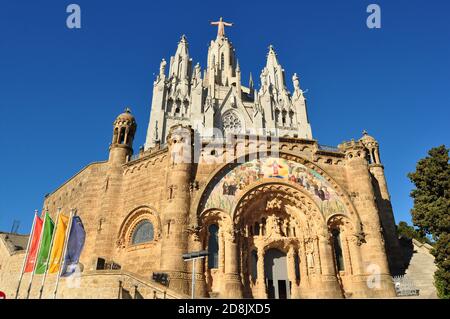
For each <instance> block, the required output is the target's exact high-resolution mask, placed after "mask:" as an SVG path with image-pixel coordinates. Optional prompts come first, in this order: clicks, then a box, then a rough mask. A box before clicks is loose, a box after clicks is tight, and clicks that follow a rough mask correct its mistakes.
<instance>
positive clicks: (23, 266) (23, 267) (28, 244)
mask: <svg viewBox="0 0 450 319" xmlns="http://www.w3.org/2000/svg"><path fill="white" fill-rule="evenodd" d="M37 212H38V211H37V209H36V210H35V211H34V218H33V225H32V226H31V233H30V236H29V237H28V243H27V250H26V251H25V259H24V260H23V263H22V271H21V272H20V277H19V284H18V285H17V290H16V296H15V298H14V299H17V297H18V296H19V290H20V284H21V283H22V278H23V271H24V270H25V265H26V264H27V259H28V254H29V250H30V245H31V241H32V240H33V233H34V225H35V224H36V217H37Z"/></svg>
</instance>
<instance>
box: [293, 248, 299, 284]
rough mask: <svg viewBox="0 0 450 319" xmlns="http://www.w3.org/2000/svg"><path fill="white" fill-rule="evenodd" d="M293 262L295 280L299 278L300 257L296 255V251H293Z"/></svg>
mask: <svg viewBox="0 0 450 319" xmlns="http://www.w3.org/2000/svg"><path fill="white" fill-rule="evenodd" d="M294 263H295V280H297V281H299V280H300V257H299V256H298V252H295V255H294Z"/></svg>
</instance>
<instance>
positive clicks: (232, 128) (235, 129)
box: [222, 112, 242, 134]
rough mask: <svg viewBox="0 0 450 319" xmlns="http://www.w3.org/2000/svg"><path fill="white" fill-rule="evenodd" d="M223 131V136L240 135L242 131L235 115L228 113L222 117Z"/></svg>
mask: <svg viewBox="0 0 450 319" xmlns="http://www.w3.org/2000/svg"><path fill="white" fill-rule="evenodd" d="M222 120H223V130H224V132H225V134H228V133H240V132H241V131H242V124H241V121H240V120H239V118H238V117H237V116H236V114H234V113H232V112H229V113H227V114H225V115H224V116H223V119H222Z"/></svg>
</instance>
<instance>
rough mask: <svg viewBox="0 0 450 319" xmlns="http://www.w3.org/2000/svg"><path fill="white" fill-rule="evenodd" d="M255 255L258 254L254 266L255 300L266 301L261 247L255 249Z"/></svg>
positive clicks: (262, 250) (262, 248) (262, 249)
mask: <svg viewBox="0 0 450 319" xmlns="http://www.w3.org/2000/svg"><path fill="white" fill-rule="evenodd" d="M257 254H258V262H257V266H256V272H257V280H256V292H255V298H258V299H267V293H266V284H265V282H264V280H265V275H264V247H263V246H258V247H257Z"/></svg>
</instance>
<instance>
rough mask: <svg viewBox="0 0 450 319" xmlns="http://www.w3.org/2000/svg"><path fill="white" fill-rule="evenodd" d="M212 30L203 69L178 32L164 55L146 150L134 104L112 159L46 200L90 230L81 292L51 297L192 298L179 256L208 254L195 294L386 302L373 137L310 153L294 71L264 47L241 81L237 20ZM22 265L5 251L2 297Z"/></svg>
mask: <svg viewBox="0 0 450 319" xmlns="http://www.w3.org/2000/svg"><path fill="white" fill-rule="evenodd" d="M212 24H214V25H216V26H217V28H218V32H217V37H216V38H215V39H214V40H212V41H211V42H210V44H209V48H208V52H207V60H206V65H205V66H203V67H202V66H201V65H200V64H199V63H197V62H196V61H194V60H193V58H192V57H191V56H190V54H189V44H188V40H187V38H186V37H185V36H184V35H183V36H182V37H181V39H180V40H179V42H178V46H177V48H176V51H175V54H174V55H173V56H172V57H171V58H170V59H168V60H167V61H166V60H165V59H162V61H161V64H160V69H159V72H158V74H157V76H156V79H155V81H154V83H153V95H152V101H151V109H150V110H151V112H150V120H149V125H148V129H147V135H146V142H145V146H143V147H141V148H140V149H138V150H137V152H134V146H133V139H134V136H135V133H136V130H137V122H138V121H137V120H136V119H135V117H134V116H133V115H132V113H131V110H130V109H128V108H127V109H126V110H125V111H124V113H122V114H120V115H119V116H118V117H117V118H116V119H115V121H114V122H113V126H112V131H111V136H112V137H111V144H110V145H109V157H108V159H107V160H105V161H100V162H93V163H91V164H89V165H87V166H86V167H85V168H83V169H82V170H81V171H79V172H78V173H77V174H75V175H74V176H73V177H72V178H70V179H68V180H67V181H66V182H65V183H64V184H63V185H61V186H59V187H58V188H57V189H56V190H54V191H53V192H52V193H50V194H49V195H47V196H46V198H45V199H44V203H43V210H48V212H49V213H50V215H51V216H52V218H54V217H55V216H56V213H57V211H58V208H61V209H62V212H63V213H68V212H69V211H70V210H71V209H76V210H77V214H78V215H79V216H80V217H81V219H82V220H83V223H84V227H85V230H86V243H85V247H84V250H83V252H82V255H81V258H80V272H79V279H80V282H79V285H78V287H73V286H72V287H71V286H70V284H69V283H66V284H65V281H66V280H67V279H64V280H62V283H61V289H60V292H59V294H58V297H59V298H126V297H127V296H128V297H132V298H154V297H158V298H163V297H167V298H189V296H190V294H191V289H192V269H193V268H192V262H190V261H184V260H183V258H182V256H183V254H186V253H189V252H196V251H202V250H206V251H207V252H208V255H207V256H206V257H205V258H204V259H200V260H198V261H197V262H196V267H195V273H194V279H195V291H194V293H195V296H196V297H199V298H381V297H383V298H384V297H395V290H394V285H393V283H392V277H391V276H392V275H394V274H396V273H397V272H398V271H399V270H400V269H401V268H402V266H403V265H402V262H401V260H402V257H401V251H400V247H399V242H398V238H397V233H396V227H395V221H394V216H393V211H392V206H391V202H390V195H389V191H388V188H387V184H386V178H385V175H384V167H383V164H382V162H381V157H380V152H379V144H378V142H377V141H376V140H375V139H374V138H373V137H371V136H370V135H368V134H367V132H364V133H363V135H362V137H360V138H359V139H357V140H351V141H348V142H344V143H342V144H340V145H337V146H335V147H331V146H324V145H321V144H319V142H318V141H317V140H315V139H314V137H313V134H312V130H311V123H310V121H309V119H308V109H307V100H306V98H305V92H304V91H303V90H302V89H301V85H300V78H299V76H298V75H297V73H287V72H286V71H285V70H284V69H283V67H282V65H281V61H282V59H281V57H279V56H277V54H276V52H275V49H274V48H273V47H272V46H270V47H269V49H268V52H267V61H266V64H265V65H264V66H263V67H262V71H261V72H260V86H259V87H256V86H255V84H254V82H253V79H252V78H251V77H250V81H249V83H248V84H247V85H244V84H243V83H242V80H241V66H240V63H239V60H238V57H237V54H236V50H235V48H234V47H233V44H232V43H231V41H230V39H229V38H228V37H227V36H226V35H225V28H226V27H230V26H231V25H232V24H231V23H227V22H225V21H223V19H222V18H221V19H220V20H219V21H217V22H213V23H212ZM255 54H256V53H255ZM286 79H288V80H289V81H292V87H293V91H292V92H290V91H289V90H288V88H287V80H286ZM145 120H146V119H145ZM145 120H144V119H140V121H142V122H144V121H145ZM2 256H3V257H2ZM5 256H7V257H5ZM24 256H25V251H24V250H23V249H22V250H20V249H19V250H17V251H14V250H12V251H9V252H8V251H2V250H0V263H1V264H2V269H1V270H0V287H3V290H6V291H7V292H8V293H9V294H10V295H11V294H12V295H14V293H15V290H16V287H17V280H18V277H19V272H20V265H21V262H22V260H23V258H24ZM28 275H29V274H25V275H24V282H27V281H26V280H27V278H29V277H27V276H28ZM158 278H159V279H158ZM161 278H164V279H166V280H160V279H161ZM34 280H35V281H36V282H40V275H35V276H34ZM54 280H55V278H54V276H53V275H49V276H48V279H47V281H46V285H45V287H44V293H43V298H47V297H50V296H51V294H52V291H53V290H52V289H53V283H54ZM26 286H27V285H25V284H24V285H23V287H22V288H21V290H20V292H19V298H21V297H22V298H23V296H25V295H26V288H27V287H26ZM38 289H39V284H38V283H36V285H34V284H33V287H32V290H31V294H30V297H31V298H36V296H37V295H38Z"/></svg>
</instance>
